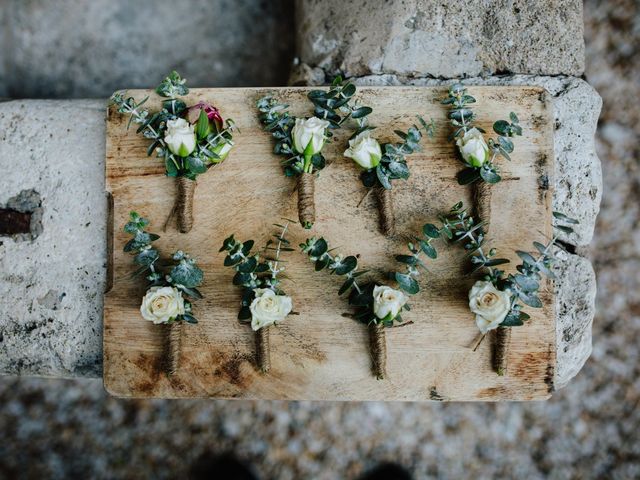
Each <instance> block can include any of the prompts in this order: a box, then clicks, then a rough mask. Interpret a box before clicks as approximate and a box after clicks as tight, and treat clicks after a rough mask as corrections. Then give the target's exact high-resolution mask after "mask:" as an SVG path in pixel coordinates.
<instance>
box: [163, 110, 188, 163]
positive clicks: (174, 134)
mask: <svg viewBox="0 0 640 480" xmlns="http://www.w3.org/2000/svg"><path fill="white" fill-rule="evenodd" d="M164 141H165V143H166V144H167V146H168V147H169V150H171V151H172V152H173V153H174V154H175V155H178V156H180V157H186V156H188V155H189V154H190V153H191V152H193V151H194V150H195V148H196V134H195V133H194V126H193V125H189V122H187V121H186V120H185V119H184V118H176V119H175V120H167V132H166V133H165V134H164Z"/></svg>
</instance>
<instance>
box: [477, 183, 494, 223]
mask: <svg viewBox="0 0 640 480" xmlns="http://www.w3.org/2000/svg"><path fill="white" fill-rule="evenodd" d="M491 188H492V187H491V184H489V183H487V182H485V181H483V180H478V181H477V182H475V183H474V184H473V205H474V210H475V212H474V213H475V215H474V216H475V219H476V222H478V223H480V222H485V225H484V227H483V230H484V231H485V233H486V232H488V231H489V223H490V222H491Z"/></svg>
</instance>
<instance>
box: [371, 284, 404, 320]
mask: <svg viewBox="0 0 640 480" xmlns="http://www.w3.org/2000/svg"><path fill="white" fill-rule="evenodd" d="M408 300H409V297H407V296H406V295H405V294H404V293H403V292H401V291H400V290H394V289H393V288H391V287H387V286H384V285H383V286H376V287H374V289H373V313H375V315H376V317H378V318H379V319H380V320H384V319H385V318H387V317H389V318H390V319H394V318H396V317H397V316H398V314H399V313H400V310H402V307H404V305H405V303H407V301H408Z"/></svg>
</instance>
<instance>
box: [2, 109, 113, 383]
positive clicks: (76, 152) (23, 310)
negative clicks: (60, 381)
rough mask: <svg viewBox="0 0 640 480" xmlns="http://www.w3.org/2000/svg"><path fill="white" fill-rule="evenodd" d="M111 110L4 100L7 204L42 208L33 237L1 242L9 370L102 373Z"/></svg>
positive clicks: (4, 197)
mask: <svg viewBox="0 0 640 480" xmlns="http://www.w3.org/2000/svg"><path fill="white" fill-rule="evenodd" d="M105 106H106V101H104V100H74V101H64V100H60V101H52V100H48V101H33V100H32V101H28V100H24V101H23V100H16V101H11V102H4V103H0V132H1V133H0V135H1V136H0V165H2V178H1V179H0V185H1V188H0V205H5V204H6V206H7V207H9V208H14V209H23V208H27V207H37V204H38V203H39V205H40V206H39V207H37V210H38V212H37V213H38V215H37V217H38V218H39V222H38V224H37V225H34V224H32V233H31V235H17V236H14V237H13V238H11V237H0V371H2V372H5V373H12V374H19V373H31V374H36V375H61V376H70V375H71V376H84V375H89V376H96V375H100V373H101V371H102V370H101V369H102V295H103V292H104V284H105V277H106V275H105V268H106V263H105V262H106V233H105V232H106V221H105V220H106V215H107V208H106V207H107V204H106V197H105V192H104V152H105V109H106V107H105ZM29 191H31V193H28V194H26V195H25V192H29ZM34 197H37V203H35V204H34ZM33 222H34V217H33V216H32V223H33ZM34 234H35V235H34Z"/></svg>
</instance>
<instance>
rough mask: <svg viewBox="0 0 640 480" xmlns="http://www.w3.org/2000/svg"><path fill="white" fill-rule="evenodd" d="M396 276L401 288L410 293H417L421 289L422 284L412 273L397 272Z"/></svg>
mask: <svg viewBox="0 0 640 480" xmlns="http://www.w3.org/2000/svg"><path fill="white" fill-rule="evenodd" d="M395 278H396V282H398V285H399V286H400V288H401V289H402V290H404V291H405V292H407V293H408V294H410V295H415V294H416V293H418V292H419V291H420V285H418V282H416V280H415V279H414V278H413V277H412V276H411V275H407V274H404V273H399V272H396V274H395Z"/></svg>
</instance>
